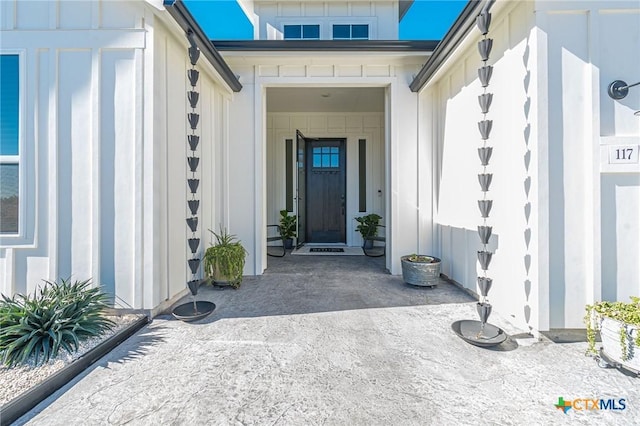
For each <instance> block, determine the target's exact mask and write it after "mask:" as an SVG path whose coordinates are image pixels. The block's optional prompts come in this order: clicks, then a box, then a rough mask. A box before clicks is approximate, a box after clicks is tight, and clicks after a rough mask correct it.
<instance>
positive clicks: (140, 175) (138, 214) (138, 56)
mask: <svg viewBox="0 0 640 426" xmlns="http://www.w3.org/2000/svg"><path fill="white" fill-rule="evenodd" d="M133 57H134V61H135V64H134V69H135V92H136V94H135V99H136V103H135V105H134V106H133V108H134V111H135V119H134V123H135V125H134V132H135V137H134V144H135V146H134V154H133V159H131V160H130V161H134V165H135V166H134V182H133V188H134V197H135V198H134V221H133V229H134V233H133V238H134V250H133V253H134V257H135V258H134V259H131V262H132V264H130V267H131V268H132V272H133V273H132V275H133V276H132V277H131V278H132V279H133V283H132V285H133V287H134V289H135V290H134V291H133V292H132V293H133V306H139V307H140V308H143V309H144V308H148V309H152V308H153V307H154V305H155V304H154V303H151V304H150V305H148V306H147V305H146V304H145V300H144V284H143V262H141V261H140V260H141V259H143V256H144V251H143V247H144V243H143V241H144V238H143V237H144V232H143V230H144V208H143V205H142V202H143V200H144V172H145V169H144V161H143V160H144V157H143V155H144V148H143V138H144V127H143V120H144V98H143V97H144V87H145V85H144V66H143V64H144V51H143V50H142V49H135V50H134V55H133Z"/></svg>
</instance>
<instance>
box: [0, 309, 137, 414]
mask: <svg viewBox="0 0 640 426" xmlns="http://www.w3.org/2000/svg"><path fill="white" fill-rule="evenodd" d="M108 318H109V319H111V320H112V321H113V322H114V323H115V326H114V327H113V328H112V329H111V330H109V331H108V332H106V333H104V334H102V335H100V336H96V337H92V338H89V339H86V340H84V341H82V342H80V346H79V349H78V351H77V352H74V353H69V352H67V351H65V350H64V349H61V350H60V352H58V356H57V357H56V358H52V359H50V360H49V362H46V363H44V364H40V365H38V366H36V365H35V363H34V360H33V359H32V360H30V361H29V362H28V363H27V364H21V365H18V366H16V367H13V368H8V367H6V366H4V365H2V366H0V406H2V405H4V404H6V403H7V402H9V401H10V400H11V399H13V398H15V397H16V396H18V395H19V394H21V393H23V392H25V391H27V390H28V389H29V388H31V387H32V386H35V385H37V384H38V383H40V382H42V381H43V380H45V379H47V378H48V377H49V376H51V375H52V374H54V373H55V372H56V371H58V370H61V369H62V368H64V367H66V366H67V365H69V364H71V363H72V362H73V361H74V360H76V359H77V358H79V357H80V356H82V355H83V354H85V353H87V352H88V351H89V350H91V349H93V348H94V347H96V346H97V345H99V344H100V343H101V342H103V341H105V340H107V339H108V338H109V337H111V336H113V335H114V334H116V333H117V332H118V331H120V330H122V329H123V328H125V327H127V326H128V325H129V324H131V323H133V322H135V321H136V320H137V319H138V318H140V316H139V315H122V316H110V317H108Z"/></svg>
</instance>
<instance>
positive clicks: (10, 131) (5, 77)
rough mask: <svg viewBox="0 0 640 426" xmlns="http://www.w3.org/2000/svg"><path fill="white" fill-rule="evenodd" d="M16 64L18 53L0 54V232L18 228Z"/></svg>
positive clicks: (18, 167) (8, 231)
mask: <svg viewBox="0 0 640 426" xmlns="http://www.w3.org/2000/svg"><path fill="white" fill-rule="evenodd" d="M19 65H20V56H19V55H15V54H13V55H5V54H2V55H0V93H1V94H2V96H0V234H17V233H18V229H19V228H18V217H19V215H18V212H19V201H20V191H19V188H20V186H19V180H18V179H19V176H20V143H19V142H20V138H19V131H18V130H19V122H20V117H19V112H20V79H19V71H20V70H19Z"/></svg>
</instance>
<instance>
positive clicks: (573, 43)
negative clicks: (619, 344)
mask: <svg viewBox="0 0 640 426" xmlns="http://www.w3.org/2000/svg"><path fill="white" fill-rule="evenodd" d="M632 3H633V2H520V3H518V4H516V3H510V2H498V3H496V6H495V7H494V9H493V20H492V25H491V29H490V33H489V37H491V38H493V39H494V46H493V51H492V54H491V58H490V60H489V64H491V65H493V66H494V72H493V78H492V80H491V83H490V85H489V87H488V92H491V93H493V94H494V98H493V104H492V106H491V109H490V112H489V114H488V116H487V118H488V119H493V120H494V123H493V131H492V133H491V137H490V139H489V145H490V146H493V147H494V152H493V157H492V159H491V162H490V165H489V167H488V168H487V172H489V173H493V174H494V176H493V183H492V185H491V190H490V191H489V193H488V198H489V199H493V200H494V205H493V210H492V211H491V214H490V217H489V220H488V224H489V225H493V226H494V229H493V231H494V236H493V237H492V240H491V243H490V245H489V250H491V251H495V255H494V258H493V261H492V263H491V266H490V269H489V271H488V276H490V277H492V278H494V285H493V288H492V290H491V293H490V295H489V300H490V302H491V303H492V304H493V305H494V307H495V309H496V310H498V311H500V312H501V313H502V314H505V315H508V316H509V317H510V318H511V319H512V320H514V322H515V323H516V324H519V325H521V326H523V327H529V328H531V329H533V330H548V329H553V328H580V327H583V324H582V317H583V316H584V306H585V304H587V303H591V302H592V301H593V300H600V299H604V300H628V296H629V295H633V294H635V295H637V294H638V292H639V291H640V266H638V265H640V262H639V261H638V260H639V259H640V238H639V237H640V220H639V219H638V218H639V212H640V210H639V206H640V174H639V173H638V170H637V169H635V171H633V170H631V169H630V168H629V167H634V166H629V165H628V164H622V165H617V164H614V165H612V164H604V163H606V158H608V157H606V156H604V155H602V160H601V150H602V149H603V148H602V146H603V145H606V144H612V145H616V146H617V145H624V144H630V145H632V146H635V145H638V138H639V135H640V120H639V119H638V117H637V116H634V111H636V110H638V109H640V91H636V92H634V91H633V89H631V90H630V92H629V96H628V97H627V98H625V99H624V100H623V101H613V100H612V99H610V98H609V97H608V95H607V94H606V88H607V86H608V84H609V83H610V82H611V81H613V80H615V79H618V78H621V79H625V81H627V82H629V83H635V82H636V81H637V80H640V64H638V62H637V61H636V60H635V58H632V57H631V56H633V55H631V56H629V57H626V56H624V55H623V57H619V56H617V55H616V56H615V57H611V55H614V53H613V51H612V50H611V46H612V43H614V42H615V43H614V44H618V45H620V46H619V49H618V48H617V49H616V51H624V52H632V51H639V50H640V37H639V36H638V26H637V25H635V24H634V22H635V23H637V22H638V19H640V10H639V9H638V6H637V4H632ZM623 28H624V35H623V34H621V33H620V34H619V32H620V31H623V30H622V29H623ZM479 39H480V36H479V34H478V32H477V31H475V32H474V33H473V34H472V35H470V37H469V38H468V40H467V42H466V43H465V44H463V45H462V47H460V48H459V49H458V51H457V52H456V54H455V55H454V57H453V58H452V59H451V60H450V63H449V64H448V65H445V67H444V68H443V70H441V71H440V72H439V74H438V75H437V76H436V77H435V78H434V80H433V81H432V82H431V83H430V84H429V85H428V87H427V88H426V89H425V90H424V92H423V93H422V97H423V99H425V102H427V104H429V105H431V108H432V109H435V111H436V112H435V113H429V114H425V116H426V118H427V122H428V123H430V126H431V129H432V133H433V138H435V139H436V140H438V141H439V142H440V143H439V147H438V154H437V156H438V157H439V161H438V169H439V171H440V174H441V179H440V182H439V184H438V188H437V200H438V201H437V203H438V216H437V217H438V219H437V220H438V222H439V224H440V226H439V228H440V229H439V238H440V247H441V255H442V257H443V260H444V264H443V266H444V268H443V272H444V273H446V274H447V275H449V276H450V277H451V278H453V279H454V280H456V281H458V282H459V283H461V284H462V285H464V286H465V287H468V288H470V289H472V290H474V291H476V282H475V278H476V276H477V275H478V274H480V275H482V271H481V270H480V267H479V264H478V262H477V259H476V251H477V250H479V249H480V244H479V242H478V236H477V232H476V226H477V225H480V224H481V222H482V220H481V218H480V214H479V211H478V207H477V204H476V200H478V199H481V198H482V193H481V192H480V189H479V185H478V182H477V174H478V173H482V171H483V170H482V167H481V166H480V163H479V159H478V156H477V152H476V148H477V147H479V146H481V140H480V137H479V133H478V130H477V126H476V122H477V121H479V120H481V119H482V115H481V114H480V109H479V106H478V102H477V99H476V98H477V96H478V95H479V94H481V93H482V88H481V86H480V83H479V81H478V78H477V74H476V70H477V68H478V67H479V66H481V62H480V58H479V55H478V53H477V49H476V42H477V41H478V40H479ZM429 100H431V101H429ZM601 163H602V164H604V166H603V165H602V164H601ZM619 166H621V167H619ZM461 182H467V183H468V185H461ZM454 193H455V195H454Z"/></svg>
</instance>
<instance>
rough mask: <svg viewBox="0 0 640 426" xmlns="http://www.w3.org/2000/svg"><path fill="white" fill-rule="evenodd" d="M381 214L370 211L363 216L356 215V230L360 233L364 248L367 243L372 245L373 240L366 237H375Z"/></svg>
mask: <svg viewBox="0 0 640 426" xmlns="http://www.w3.org/2000/svg"><path fill="white" fill-rule="evenodd" d="M381 219H382V216H380V215H378V214H376V213H370V214H368V215H365V216H360V217H356V221H357V222H358V226H356V231H358V232H360V235H362V246H363V247H364V248H370V247H366V245H367V244H369V245H373V240H368V239H367V238H370V237H375V236H377V235H378V226H379V225H380V220H381Z"/></svg>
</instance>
